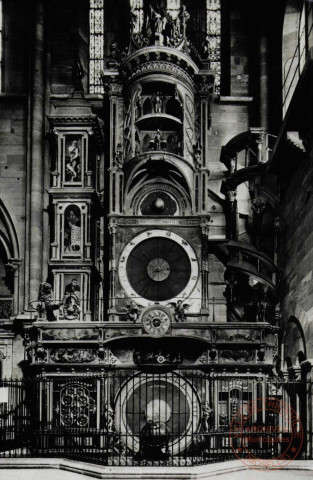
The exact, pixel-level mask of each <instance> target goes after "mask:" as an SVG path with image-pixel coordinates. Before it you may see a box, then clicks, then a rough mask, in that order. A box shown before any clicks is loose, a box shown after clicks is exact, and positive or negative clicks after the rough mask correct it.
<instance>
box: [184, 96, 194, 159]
mask: <svg viewBox="0 0 313 480" xmlns="http://www.w3.org/2000/svg"><path fill="white" fill-rule="evenodd" d="M193 145H194V106H193V101H192V100H191V98H190V97H189V96H188V95H186V97H185V154H186V153H187V154H189V157H190V158H191V159H192V158H193V154H194V150H193Z"/></svg>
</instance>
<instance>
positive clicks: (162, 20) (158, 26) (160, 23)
mask: <svg viewBox="0 0 313 480" xmlns="http://www.w3.org/2000/svg"><path fill="white" fill-rule="evenodd" d="M165 25H166V17H165V16H164V15H161V13H158V12H157V11H156V10H154V8H152V7H151V5H150V12H149V26H150V29H151V30H152V33H154V34H156V33H162V32H163V30H164V28H165Z"/></svg>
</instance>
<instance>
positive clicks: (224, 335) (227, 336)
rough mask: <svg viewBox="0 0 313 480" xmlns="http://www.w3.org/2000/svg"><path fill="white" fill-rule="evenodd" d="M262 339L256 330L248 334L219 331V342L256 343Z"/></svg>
mask: <svg viewBox="0 0 313 480" xmlns="http://www.w3.org/2000/svg"><path fill="white" fill-rule="evenodd" d="M259 339H260V333H259V332H257V331H256V330H251V331H250V332H247V333H232V332H228V331H225V330H218V331H217V340H231V341H239V342H241V341H245V340H246V341H251V342H255V341H256V340H259Z"/></svg>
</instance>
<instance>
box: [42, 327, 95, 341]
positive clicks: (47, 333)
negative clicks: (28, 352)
mask: <svg viewBox="0 0 313 480" xmlns="http://www.w3.org/2000/svg"><path fill="white" fill-rule="evenodd" d="M98 338H99V332H98V331H97V330H96V329H91V328H88V329H80V328H74V329H71V328H64V329H63V328H62V329H53V330H52V329H51V330H50V329H48V330H43V331H42V339H43V340H97V339H98Z"/></svg>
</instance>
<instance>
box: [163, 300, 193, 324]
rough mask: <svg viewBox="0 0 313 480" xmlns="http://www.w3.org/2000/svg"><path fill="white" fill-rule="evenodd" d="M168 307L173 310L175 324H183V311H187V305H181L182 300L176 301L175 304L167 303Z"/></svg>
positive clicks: (184, 318)
mask: <svg viewBox="0 0 313 480" xmlns="http://www.w3.org/2000/svg"><path fill="white" fill-rule="evenodd" d="M168 305H171V306H172V307H173V308H174V318H175V320H176V322H183V321H184V320H186V318H187V317H186V314H185V310H188V308H189V307H190V304H189V303H183V301H182V300H178V301H177V303H175V302H169V304H168Z"/></svg>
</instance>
